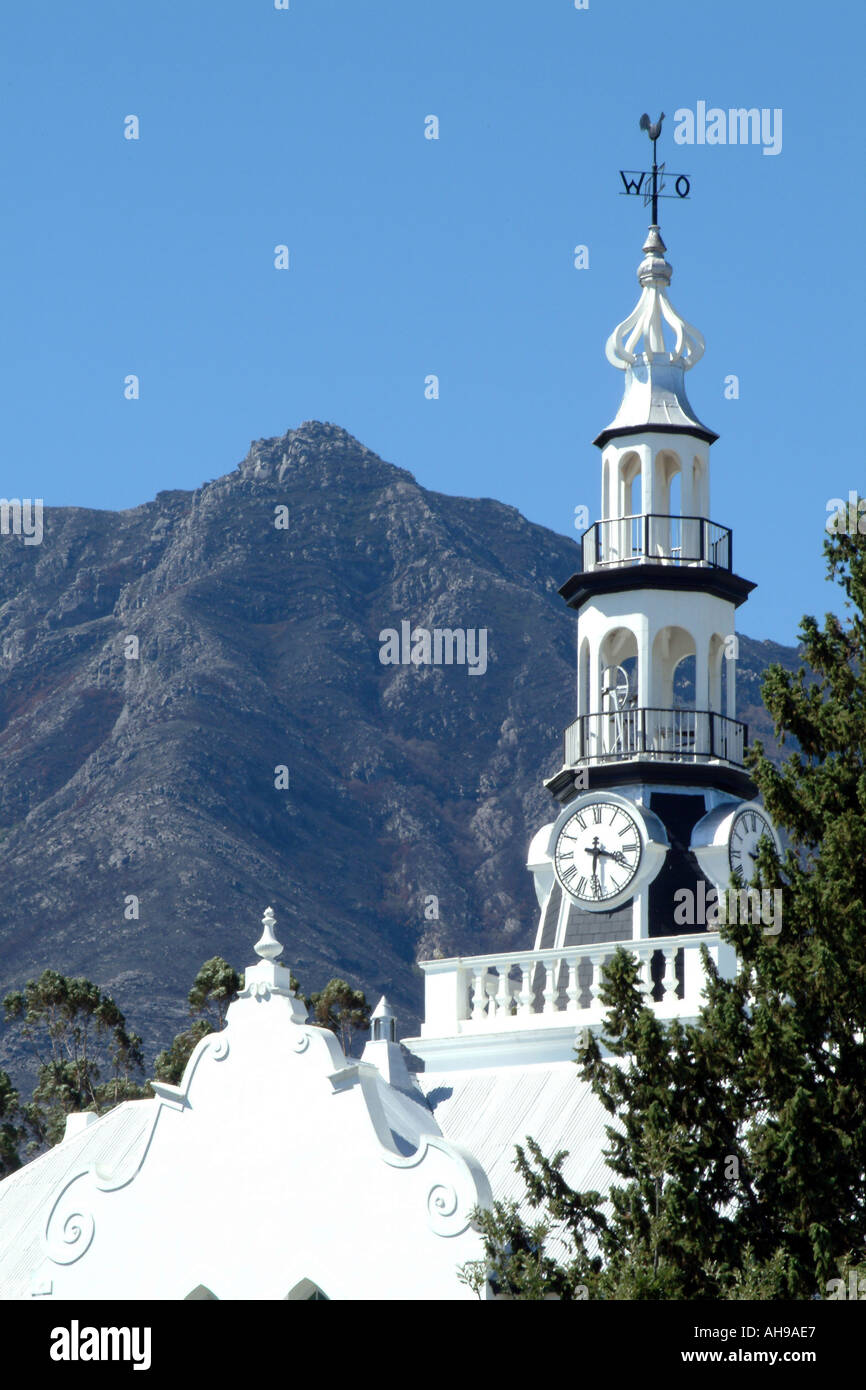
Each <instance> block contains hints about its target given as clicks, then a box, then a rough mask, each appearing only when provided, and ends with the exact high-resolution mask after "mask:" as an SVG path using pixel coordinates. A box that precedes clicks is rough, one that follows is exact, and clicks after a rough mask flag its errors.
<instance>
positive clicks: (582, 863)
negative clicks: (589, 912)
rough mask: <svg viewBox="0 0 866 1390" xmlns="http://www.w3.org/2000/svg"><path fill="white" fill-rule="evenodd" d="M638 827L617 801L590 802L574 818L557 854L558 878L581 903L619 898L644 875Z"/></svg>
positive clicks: (562, 833) (562, 832)
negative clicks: (640, 868)
mask: <svg viewBox="0 0 866 1390" xmlns="http://www.w3.org/2000/svg"><path fill="white" fill-rule="evenodd" d="M640 859H641V837H640V831H639V830H638V825H637V821H636V820H635V818H634V817H633V816H631V815H629V813H628V811H625V810H623V808H622V806H619V805H617V804H616V803H615V802H613V801H590V802H584V803H583V805H582V806H579V807H578V808H577V809H576V810H575V811H573V812H572V814H571V815H570V816H569V818H568V820H567V821H566V822H565V824H564V825H563V827H562V829H561V830H560V832H559V835H558V837H557V841H556V846H555V849H554V852H553V867H554V869H555V871H556V876H557V878H558V879H559V881H560V883H561V884H562V886H563V888H565V890H566V892H568V893H569V894H570V895H571V897H572V898H575V899H576V900H577V901H578V902H579V903H585V904H593V903H595V904H599V903H605V902H607V901H608V900H609V899H611V898H618V897H620V895H621V894H622V893H624V892H625V890H626V889H627V888H628V886H629V884H630V883H631V882H632V879H633V878H634V876H635V874H636V873H637V871H638V866H639V865H640Z"/></svg>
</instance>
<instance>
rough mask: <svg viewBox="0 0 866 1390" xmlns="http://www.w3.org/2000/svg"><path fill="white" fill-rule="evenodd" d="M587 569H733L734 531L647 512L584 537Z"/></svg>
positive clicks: (599, 525) (598, 526) (603, 524)
mask: <svg viewBox="0 0 866 1390" xmlns="http://www.w3.org/2000/svg"><path fill="white" fill-rule="evenodd" d="M581 544H582V546H583V568H584V570H585V571H586V570H595V569H601V568H602V567H603V566H605V565H638V564H655V565H709V566H715V567H716V568H718V569H726V570H729V569H730V568H731V558H732V556H731V550H732V547H731V530H730V527H728V526H720V525H719V524H718V522H716V521H708V520H707V518H706V517H704V516H668V515H666V514H664V513H662V512H643V513H640V514H638V515H635V516H622V517H608V518H607V519H606V520H604V521H596V522H594V523H593V525H592V526H590V527H589V528H588V529H587V530H586V531H584V533H583V536H582V537H581Z"/></svg>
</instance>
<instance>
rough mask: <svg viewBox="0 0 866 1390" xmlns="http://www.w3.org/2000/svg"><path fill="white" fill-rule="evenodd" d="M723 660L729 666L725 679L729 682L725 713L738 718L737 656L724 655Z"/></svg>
mask: <svg viewBox="0 0 866 1390" xmlns="http://www.w3.org/2000/svg"><path fill="white" fill-rule="evenodd" d="M722 660H723V661H724V662H725V663H726V665H727V668H728V670H727V674H726V676H725V680H726V682H727V690H726V692H725V703H726V705H727V710H726V711H725V713H726V714H727V716H728V718H729V719H736V717H737V662H736V658H735V657H733V656H731V657H728V656H723V657H722Z"/></svg>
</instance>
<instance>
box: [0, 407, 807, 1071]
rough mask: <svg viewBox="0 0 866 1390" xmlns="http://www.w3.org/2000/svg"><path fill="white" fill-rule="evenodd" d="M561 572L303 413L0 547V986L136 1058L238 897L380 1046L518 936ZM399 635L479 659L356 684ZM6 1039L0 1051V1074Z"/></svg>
mask: <svg viewBox="0 0 866 1390" xmlns="http://www.w3.org/2000/svg"><path fill="white" fill-rule="evenodd" d="M577 567H578V548H577V545H576V543H575V542H574V541H572V540H570V539H568V538H567V537H564V536H560V535H557V534H555V533H553V532H551V531H548V530H545V529H544V528H543V527H540V526H535V525H533V524H531V523H530V522H528V521H527V520H525V518H524V517H522V516H521V515H520V514H519V513H518V512H517V511H516V510H514V508H512V507H507V506H503V505H502V504H501V503H499V502H495V501H492V500H489V499H482V500H474V499H469V498H461V497H446V496H443V495H441V494H438V493H433V492H428V491H427V490H425V489H424V488H423V487H420V486H419V485H418V483H416V482H415V480H414V478H413V477H412V476H411V475H410V474H409V473H408V472H406V471H405V470H403V469H401V468H397V467H394V466H393V465H391V464H389V463H385V462H383V461H382V460H381V459H380V458H378V457H377V456H376V455H375V454H373V453H371V452H370V451H369V450H368V449H366V448H364V446H363V445H362V444H360V443H359V442H358V441H357V440H355V439H353V438H352V437H351V436H350V435H348V434H347V433H346V432H345V431H344V430H342V429H339V428H338V427H337V426H335V425H329V424H320V423H308V424H304V425H302V426H301V427H300V428H299V429H296V430H293V431H290V432H289V433H288V434H286V435H285V436H284V437H283V438H281V439H268V440H260V441H258V442H257V443H254V444H253V445H252V446H251V449H250V452H249V454H248V456H247V457H246V458H245V459H244V460H243V462H242V463H241V464H240V465H239V466H238V468H237V469H236V470H235V471H234V472H233V473H231V474H229V475H228V476H226V477H221V478H218V479H217V480H216V481H214V482H210V483H207V484H205V485H204V486H203V487H201V488H199V489H198V490H196V491H195V492H180V491H177V492H162V493H160V494H158V495H157V497H156V498H155V500H154V501H152V502H149V503H146V504H145V505H142V506H140V507H136V508H134V509H132V510H130V511H124V512H118V513H112V512H100V511H85V510H82V509H78V508H57V509H53V510H46V513H45V519H44V537H43V540H42V543H41V544H40V545H25V544H23V540H22V538H21V537H20V536H3V537H2V540H0V754H2V760H3V778H2V788H0V856H2V904H0V991H3V992H5V991H6V990H7V989H9V988H11V987H13V986H17V985H20V984H21V983H22V982H23V981H24V980H25V979H26V978H28V977H30V976H32V975H34V974H37V973H38V972H39V971H41V970H42V969H43V968H44V967H46V966H49V965H50V966H52V967H54V968H56V969H58V970H61V971H63V972H65V973H74V974H85V975H87V976H89V977H90V978H92V979H94V980H96V981H97V982H98V983H99V984H101V985H102V986H103V987H107V988H109V989H110V990H111V992H112V993H113V994H114V995H115V997H116V998H117V1000H118V1002H119V1003H120V1005H121V1007H122V1008H123V1009H124V1011H125V1012H126V1015H127V1018H128V1020H129V1022H130V1024H131V1025H132V1026H133V1027H135V1028H136V1029H137V1030H138V1031H140V1032H141V1033H142V1034H143V1036H144V1039H145V1044H146V1050H147V1053H148V1056H149V1057H151V1056H152V1054H153V1051H154V1049H156V1048H157V1047H159V1046H162V1045H165V1044H167V1042H168V1041H170V1039H171V1037H172V1036H173V1035H174V1033H175V1032H177V1031H178V1030H179V1029H180V1028H181V1027H183V1026H185V1018H186V1012H185V996H186V992H187V990H188V988H189V985H190V983H191V981H192V978H193V976H194V974H195V972H196V970H197V968H198V966H199V965H200V964H201V962H202V961H203V960H205V959H206V958H208V957H210V956H213V955H215V954H220V955H224V956H226V957H227V958H228V959H229V960H231V961H232V962H233V963H234V964H235V965H236V966H238V967H243V966H244V965H245V964H246V963H248V962H249V960H250V959H251V946H252V942H253V941H254V939H255V937H256V935H257V934H258V924H259V919H260V918H261V915H262V911H263V909H264V908H265V907H266V906H267V905H268V904H271V905H272V906H273V907H274V909H275V912H276V914H277V919H278V924H279V926H278V932H279V935H280V938H281V940H282V941H283V942H284V943H285V945H286V951H285V959H286V960H287V962H288V963H290V964H291V965H292V968H293V969H294V971H295V973H296V974H297V975H298V977H299V978H300V980H301V982H302V984H303V985H304V987H305V988H306V989H308V990H309V989H314V988H318V987H320V986H321V985H322V984H323V983H324V982H325V981H326V980H327V979H329V978H330V977H331V976H332V975H335V974H341V975H344V976H346V977H348V978H349V979H350V980H352V981H353V982H355V983H357V984H358V985H360V986H361V987H363V988H364V989H365V990H366V991H367V993H368V995H370V996H372V997H373V998H375V997H377V996H378V994H379V993H381V992H386V993H387V994H388V996H389V998H390V999H392V1000H393V1002H394V1004H395V1006H396V1008H397V1010H398V1012H399V1014H400V1016H401V1018H402V1020H403V1025H404V1026H405V1027H412V1026H413V1025H414V1024H415V1023H416V1022H417V1018H418V1013H419V1011H420V1008H421V1000H422V980H421V976H420V972H419V971H418V970H417V968H416V967H415V965H414V962H415V961H416V960H417V959H418V958H419V957H424V956H429V955H431V954H432V953H433V952H434V951H435V950H441V951H442V952H444V953H445V954H453V953H456V952H462V953H467V954H468V953H475V952H479V951H497V950H504V949H506V948H508V947H509V946H512V945H517V944H519V943H526V942H529V941H531V940H532V936H533V932H534V927H535V898H534V894H533V891H532V887H531V883H530V879H529V875H528V874H527V873H526V871H525V869H524V867H523V865H524V860H525V852H526V848H527V845H528V842H529V840H530V838H531V835H532V834H533V833H534V831H535V829H537V827H538V826H539V825H541V824H543V823H544V822H545V821H546V820H548V819H550V818H551V814H552V810H553V807H554V803H553V802H552V800H551V798H550V796H549V794H548V793H547V792H546V791H545V790H544V788H543V786H542V785H541V784H542V779H543V778H545V777H548V776H550V775H551V774H552V773H553V772H554V771H555V770H556V769H557V768H558V766H559V764H560V761H561V757H560V750H561V735H562V730H563V728H564V726H565V725H566V724H567V723H569V722H570V720H571V719H572V718H573V709H574V694H573V690H574V651H575V627H574V616H573V614H572V613H571V612H570V611H569V610H568V609H567V608H566V607H565V605H564V603H563V602H562V600H561V599H560V598H559V596H558V594H557V588H558V586H559V585H560V584H561V583H562V582H563V581H564V580H565V579H566V578H568V576H569V575H570V574H572V573H573V571H574V570H575V569H576V568H577ZM403 622H407V623H409V624H410V625H411V627H413V628H414V627H423V628H426V629H428V630H432V629H434V628H447V629H470V630H475V632H476V633H480V630H481V629H485V630H486V633H487V648H486V654H485V655H486V669H485V670H484V672H483V674H482V671H481V659H480V658H481V650H480V648H479V649H478V650H477V651H476V652H475V657H476V661H475V665H476V668H477V669H476V670H475V671H473V670H472V669H471V666H470V665H468V664H462V665H461V664H452V665H438V666H437V665H426V666H425V665H421V666H418V665H412V664H408V665H407V664H397V665H390V664H383V662H382V660H381V659H380V653H381V652H382V651H383V639H381V638H380V634H381V633H382V632H383V631H384V630H386V629H393V630H395V632H396V633H397V634H398V637H399V634H400V633H401V624H402V623H403ZM471 655H472V650H471V649H470V656H471ZM770 661H781V662H782V664H784V665H786V666H788V667H791V668H796V666H797V664H798V662H797V657H796V652H795V650H794V649H793V648H789V647H782V646H777V645H776V644H773V643H758V642H752V641H750V640H749V639H748V638H742V639H741V653H740V662H739V667H738V681H739V690H740V715H741V717H742V718H748V719H749V720H750V721H751V722H752V726H753V732H757V733H759V734H762V735H763V736H764V737H766V735H767V733H768V728H767V721H766V716H765V715H764V712H763V710H762V708H761V706H760V696H759V682H760V676H761V673H762V671H763V669H764V668H765V666H766V665H767V664H768V662H770ZM136 913H137V915H136ZM18 1048H19V1044H18V1043H17V1041H16V1040H15V1039H14V1038H13V1037H12V1035H11V1033H10V1032H8V1031H7V1032H6V1033H5V1034H3V1033H2V1032H0V1063H2V1064H5V1065H6V1066H7V1067H11V1069H12V1070H13V1072H14V1071H15V1070H16V1068H17V1067H20V1065H21V1062H22V1058H21V1056H20V1054H19V1052H18Z"/></svg>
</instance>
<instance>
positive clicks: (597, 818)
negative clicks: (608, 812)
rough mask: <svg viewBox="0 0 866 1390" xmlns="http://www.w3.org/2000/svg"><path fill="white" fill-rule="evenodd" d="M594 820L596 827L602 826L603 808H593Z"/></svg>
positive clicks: (596, 806)
mask: <svg viewBox="0 0 866 1390" xmlns="http://www.w3.org/2000/svg"><path fill="white" fill-rule="evenodd" d="M592 820H593V824H594V825H601V807H600V806H599V805H595V806H593V808H592Z"/></svg>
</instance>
